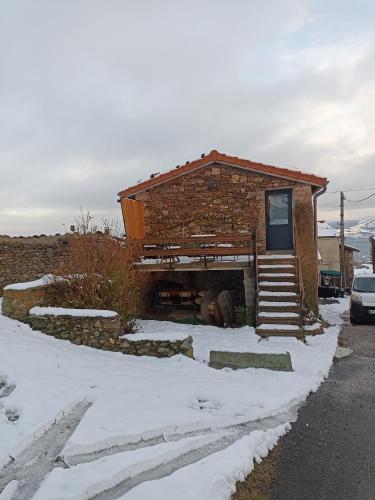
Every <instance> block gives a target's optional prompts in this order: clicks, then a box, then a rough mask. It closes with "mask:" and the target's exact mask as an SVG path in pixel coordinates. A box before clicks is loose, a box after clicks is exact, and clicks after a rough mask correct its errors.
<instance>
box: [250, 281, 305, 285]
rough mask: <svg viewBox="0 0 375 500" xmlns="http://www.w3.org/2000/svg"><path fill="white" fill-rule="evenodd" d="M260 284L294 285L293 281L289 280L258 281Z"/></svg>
mask: <svg viewBox="0 0 375 500" xmlns="http://www.w3.org/2000/svg"><path fill="white" fill-rule="evenodd" d="M259 285H260V286H296V284H295V283H292V282H290V281H260V282H259Z"/></svg>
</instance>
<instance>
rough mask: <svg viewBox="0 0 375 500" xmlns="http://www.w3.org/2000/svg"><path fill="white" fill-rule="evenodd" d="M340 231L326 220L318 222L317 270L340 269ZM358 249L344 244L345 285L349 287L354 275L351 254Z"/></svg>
mask: <svg viewBox="0 0 375 500" xmlns="http://www.w3.org/2000/svg"><path fill="white" fill-rule="evenodd" d="M340 248H341V244H340V232H339V230H338V229H335V228H333V227H332V226H330V225H329V224H328V223H327V222H322V221H320V222H318V252H319V254H318V255H319V270H320V271H324V270H331V271H340ZM354 252H359V250H358V249H357V248H355V247H352V246H350V245H345V277H346V287H347V288H350V286H351V283H352V281H353V277H354V266H353V256H354Z"/></svg>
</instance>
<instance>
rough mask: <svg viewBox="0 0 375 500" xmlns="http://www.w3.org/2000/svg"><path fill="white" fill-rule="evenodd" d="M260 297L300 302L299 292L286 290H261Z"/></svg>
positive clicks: (267, 299)
mask: <svg viewBox="0 0 375 500" xmlns="http://www.w3.org/2000/svg"><path fill="white" fill-rule="evenodd" d="M259 298H260V299H261V300H265V301H267V302H281V301H283V302H294V303H295V302H297V303H299V302H300V297H299V294H298V293H296V292H292V291H290V292H284V291H281V292H280V291H269V290H261V291H260V292H259Z"/></svg>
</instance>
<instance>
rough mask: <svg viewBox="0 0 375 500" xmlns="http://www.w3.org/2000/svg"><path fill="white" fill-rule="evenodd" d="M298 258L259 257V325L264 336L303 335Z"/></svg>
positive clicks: (273, 255)
mask: <svg viewBox="0 0 375 500" xmlns="http://www.w3.org/2000/svg"><path fill="white" fill-rule="evenodd" d="M298 267H299V266H298V259H297V257H296V256H294V255H282V254H280V255H279V254H272V255H259V256H258V257H257V283H258V297H257V299H258V304H257V306H258V307H257V323H256V324H257V326H256V333H257V334H258V335H259V336H261V337H270V336H290V337H298V338H303V329H302V327H301V314H302V303H301V290H300V281H299V272H298Z"/></svg>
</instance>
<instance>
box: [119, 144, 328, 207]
mask: <svg viewBox="0 0 375 500" xmlns="http://www.w3.org/2000/svg"><path fill="white" fill-rule="evenodd" d="M213 162H218V163H225V164H229V165H233V166H235V167H239V168H243V169H246V170H251V171H253V172H260V173H262V174H266V175H271V176H274V177H283V178H286V179H291V180H293V181H297V182H303V183H305V184H311V185H312V186H317V187H324V186H326V185H327V184H328V181H327V179H326V177H319V176H317V175H314V174H308V173H306V172H300V171H299V170H292V169H289V168H284V167H274V166H272V165H264V164H263V163H256V162H253V161H250V160H244V159H242V158H238V157H237V156H229V155H226V154H224V153H219V152H218V151H216V150H215V149H213V150H212V151H211V152H210V153H209V154H208V155H205V156H203V157H201V158H199V159H198V160H194V161H192V162H187V163H185V165H182V166H181V167H179V168H174V169H173V170H170V171H169V172H166V173H164V174H160V175H156V176H155V177H153V178H150V179H148V180H146V181H143V182H141V183H139V184H136V185H135V186H131V187H128V188H126V189H124V190H123V191H121V192H120V193H118V194H119V196H120V197H128V196H132V195H134V194H136V193H139V192H141V191H145V190H146V189H149V188H151V187H153V186H156V185H159V184H162V183H164V182H167V181H169V180H171V179H173V178H174V177H178V176H180V175H183V174H186V173H188V172H191V171H192V170H195V169H197V168H199V167H203V166H204V165H208V164H209V163H213Z"/></svg>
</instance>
